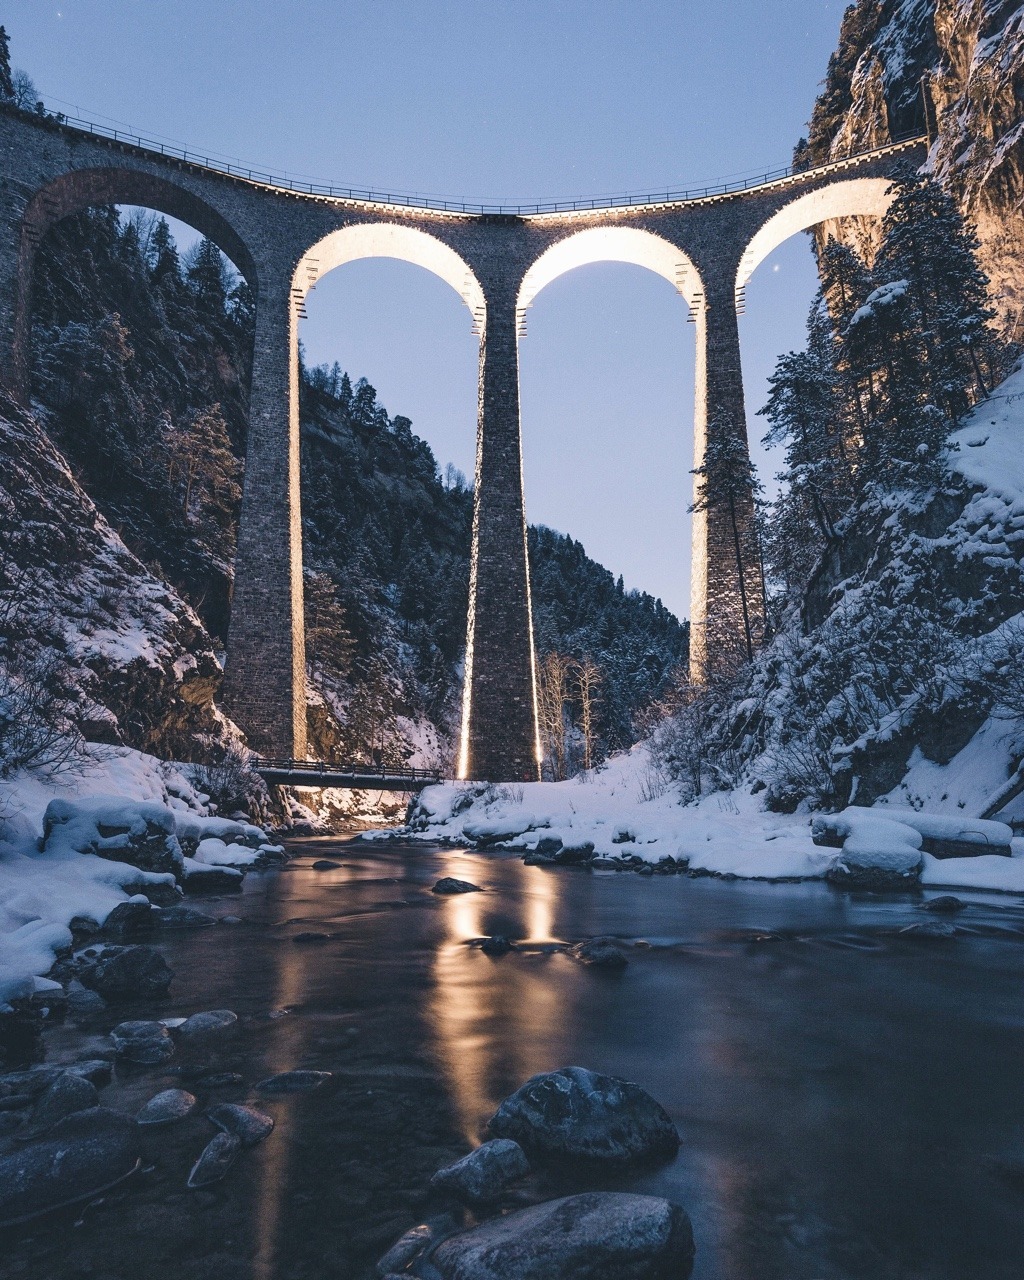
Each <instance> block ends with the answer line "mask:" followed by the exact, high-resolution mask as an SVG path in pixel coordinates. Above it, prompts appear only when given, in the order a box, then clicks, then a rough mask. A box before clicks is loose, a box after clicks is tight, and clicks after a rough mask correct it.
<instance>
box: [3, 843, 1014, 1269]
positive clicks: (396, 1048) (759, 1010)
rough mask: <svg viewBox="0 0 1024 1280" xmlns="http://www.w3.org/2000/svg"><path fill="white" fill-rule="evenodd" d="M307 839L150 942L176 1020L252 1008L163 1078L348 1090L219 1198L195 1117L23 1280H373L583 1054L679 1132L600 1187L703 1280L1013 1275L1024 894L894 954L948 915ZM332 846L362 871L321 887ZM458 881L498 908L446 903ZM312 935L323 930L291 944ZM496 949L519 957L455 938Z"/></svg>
mask: <svg viewBox="0 0 1024 1280" xmlns="http://www.w3.org/2000/svg"><path fill="white" fill-rule="evenodd" d="M292 852H293V853H294V854H296V855H298V856H297V857H296V859H295V860H294V861H293V862H292V863H290V864H289V865H288V866H287V867H286V868H284V869H283V870H281V871H278V872H273V873H266V874H260V875H253V876H250V877H248V878H247V880H246V882H245V889H244V892H243V893H242V894H241V895H235V896H231V897H224V898H220V899H216V900H213V901H212V902H207V903H205V904H204V903H203V902H201V901H200V902H197V903H196V905H197V906H200V907H202V908H203V909H204V910H207V911H210V912H211V913H213V914H216V915H218V916H224V915H236V916H239V917H241V923H238V924H234V925H229V924H222V925H220V926H218V927H217V928H207V929H204V930H198V931H194V932H189V933H181V934H177V935H171V936H169V937H166V936H164V937H161V938H160V940H159V945H160V946H161V949H162V950H163V951H164V953H165V954H166V956H167V958H168V960H169V962H170V964H171V967H172V968H173V969H174V970H175V971H176V974H177V977H176V980H175V983H174V985H173V986H172V990H171V998H170V999H169V1000H168V1002H167V1004H166V1006H165V1007H163V1008H162V1009H161V1010H160V1011H159V1014H158V1016H171V1015H184V1014H187V1013H190V1012H193V1011H195V1010H198V1009H209V1008H223V1007H227V1008H231V1009H234V1010H235V1011H236V1012H237V1013H238V1014H239V1016H240V1019H241V1021H240V1023H239V1024H238V1025H237V1026H236V1027H235V1028H233V1029H231V1030H229V1031H227V1032H222V1033H219V1036H216V1037H211V1039H210V1041H209V1042H208V1043H207V1044H206V1045H204V1046H201V1047H199V1048H194V1049H189V1050H184V1051H182V1052H181V1053H180V1054H179V1057H178V1059H177V1062H176V1064H172V1065H176V1066H177V1068H178V1070H179V1071H180V1070H184V1071H185V1072H186V1073H187V1072H189V1071H190V1070H191V1069H193V1068H197V1067H199V1066H208V1067H211V1068H213V1069H216V1070H219V1071H237V1072H238V1073H240V1074H241V1075H242V1076H243V1077H244V1082H245V1083H244V1085H243V1086H241V1087H239V1088H237V1089H235V1090H234V1091H232V1090H231V1089H230V1088H228V1089H227V1090H226V1091H220V1092H218V1091H216V1090H214V1091H213V1092H212V1093H211V1092H209V1091H207V1092H205V1093H204V1092H203V1091H202V1089H200V1088H197V1089H196V1091H197V1092H199V1093H200V1094H201V1096H202V1098H203V1100H204V1101H205V1100H207V1099H208V1098H209V1099H210V1100H217V1099H218V1098H224V1099H230V1098H238V1099H242V1098H245V1097H247V1096H251V1095H250V1094H249V1093H248V1092H247V1090H248V1086H249V1085H251V1084H252V1083H253V1082H255V1081H257V1080H259V1079H261V1078H262V1077H264V1076H267V1075H270V1074H272V1073H274V1072H278V1071H283V1070H287V1069H290V1068H295V1067H312V1068H318V1069H323V1070H328V1071H331V1072H333V1073H335V1076H334V1080H333V1082H332V1084H331V1085H330V1086H329V1087H328V1088H325V1089H323V1090H322V1091H320V1092H317V1093H313V1094H309V1095H302V1096H295V1097H290V1098H286V1099H282V1100H274V1101H272V1102H266V1103H260V1104H259V1105H261V1106H264V1108H265V1109H266V1110H268V1111H271V1112H272V1113H273V1114H274V1116H275V1119H276V1121H277V1130H276V1131H275V1133H274V1134H272V1135H271V1137H270V1138H269V1139H268V1140H267V1141H266V1142H264V1143H263V1144H262V1145H261V1146H259V1147H257V1148H255V1149H253V1150H252V1151H250V1152H246V1153H244V1154H243V1157H242V1158H241V1160H240V1162H239V1164H238V1165H236V1167H235V1169H234V1170H233V1171H232V1172H231V1173H230V1174H229V1175H228V1178H227V1179H226V1180H225V1181H224V1182H223V1183H222V1184H220V1186H219V1187H218V1188H216V1189H214V1190H213V1191H206V1192H187V1191H185V1190H184V1179H185V1177H186V1175H187V1172H188V1168H189V1166H190V1164H191V1162H192V1161H193V1160H194V1159H195V1157H196V1155H197V1154H198V1151H199V1150H201V1148H202V1145H203V1143H204V1142H205V1141H206V1140H207V1139H208V1137H209V1136H210V1134H211V1133H212V1130H211V1129H210V1128H209V1126H208V1123H207V1122H206V1121H205V1120H203V1119H202V1118H201V1117H199V1116H196V1117H194V1118H193V1119H190V1120H189V1121H186V1122H185V1123H184V1124H181V1125H179V1126H176V1127H175V1128H173V1129H169V1130H164V1131H161V1132H159V1133H153V1134H152V1135H151V1136H147V1144H148V1146H149V1148H150V1150H149V1157H150V1160H149V1163H150V1167H149V1168H148V1169H147V1171H146V1172H144V1173H143V1174H141V1175H139V1176H137V1177H136V1179H134V1180H133V1182H132V1183H129V1184H126V1186H125V1188H124V1189H123V1190H120V1191H118V1192H116V1193H114V1194H112V1195H110V1196H108V1197H107V1199H106V1200H105V1201H104V1202H103V1203H102V1204H100V1205H99V1206H94V1207H91V1208H90V1209H89V1210H88V1211H86V1212H85V1213H84V1214H81V1215H80V1214H78V1213H68V1214H65V1215H64V1216H63V1217H59V1218H56V1219H51V1220H50V1221H49V1222H47V1223H45V1224H42V1225H37V1226H35V1227H33V1228H31V1229H22V1230H21V1231H20V1232H16V1233H13V1232H12V1233H8V1236H7V1238H5V1239H2V1240H0V1276H2V1277H3V1278H4V1280H7V1277H14V1276H18V1277H26V1276H27V1277H29V1278H30V1280H36V1277H38V1278H39V1280H44V1278H45V1280H65V1278H66V1280H72V1277H74V1278H78V1277H95V1278H97V1280H129V1278H131V1280H134V1278H135V1277H138V1276H142V1275H145V1276H146V1277H147V1280H165V1277H166V1280H171V1278H172V1277H173V1280H207V1278H209V1280H213V1278H214V1277H216V1280H250V1278H251V1277H252V1278H255V1280H313V1278H314V1277H315V1278H316V1280H349V1278H351V1280H362V1278H363V1277H368V1276H370V1275H371V1274H372V1264H373V1262H374V1261H375V1260H376V1258H377V1257H378V1256H379V1255H380V1253H382V1252H383V1251H384V1249H385V1248H386V1247H387V1246H388V1244H389V1243H390V1242H391V1241H392V1240H393V1239H394V1238H395V1237H396V1236H397V1235H398V1234H400V1232H401V1231H403V1230H404V1229H405V1228H406V1227H408V1226H410V1225H412V1224H413V1223H414V1222H416V1221H418V1220H419V1219H420V1217H421V1216H422V1215H423V1214H424V1213H425V1212H428V1211H429V1209H430V1201H429V1200H428V1198H427V1196H426V1194H425V1188H426V1183H427V1180H428V1178H429V1176H430V1174H431V1172H433V1170H434V1169H436V1168H437V1167H439V1166H440V1165H441V1164H443V1163H446V1162H448V1161H450V1160H451V1159H453V1158H456V1157H457V1156H458V1155H460V1154H462V1153H463V1152H465V1151H466V1150H468V1148H469V1145H470V1144H471V1143H472V1142H474V1141H475V1140H477V1139H478V1138H479V1135H480V1131H481V1126H482V1124H483V1122H484V1121H485V1120H486V1119H487V1117H488V1116H489V1115H490V1114H491V1113H492V1112H493V1111H494V1109H495V1108H496V1106H497V1104H498V1102H499V1101H500V1100H501V1099H502V1098H503V1097H504V1096H506V1095H507V1094H509V1093H510V1092H512V1091H513V1090H514V1089H515V1088H516V1087H517V1086H518V1085H519V1084H520V1083H522V1081H523V1080H525V1079H526V1078H527V1077H528V1076H530V1075H532V1074H534V1073H535V1072H538V1071H544V1070H549V1069H552V1068H556V1067H559V1066H565V1065H570V1064H572V1065H580V1066H586V1067H590V1068H593V1069H595V1070H598V1071H603V1072H608V1073H610V1074H613V1075H619V1076H624V1077H626V1078H628V1079H631V1080H634V1081H636V1082H637V1083H639V1084H641V1085H642V1086H643V1087H644V1088H646V1089H647V1090H648V1091H649V1092H650V1093H652V1094H653V1095H654V1096H655V1097H656V1098H657V1099H658V1100H659V1101H660V1102H661V1103H662V1104H663V1105H664V1106H665V1107H666V1109H667V1110H668V1111H669V1112H670V1114H671V1115H672V1117H673V1119H674V1120H675V1122H676V1124H677V1126H678V1128H679V1130H680V1133H681V1134H682V1138H683V1143H682V1147H681V1149H680V1152H679V1155H678V1157H677V1158H676V1160H675V1161H674V1162H673V1163H672V1164H670V1165H668V1166H666V1167H663V1168H660V1169H657V1170H653V1171H648V1172H646V1173H644V1174H642V1175H639V1176H633V1177H626V1178H622V1179H620V1180H619V1181H617V1182H616V1181H614V1180H612V1181H610V1182H609V1183H607V1184H606V1185H609V1186H621V1187H624V1188H629V1189H633V1190H641V1191H645V1192H651V1193H655V1194H659V1195H666V1196H669V1197H670V1198H672V1199H674V1200H677V1201H678V1202H679V1203H681V1204H682V1205H684V1206H685V1207H686V1209H687V1210H688V1211H689V1213H690V1215H691V1217H692V1219H693V1223H694V1229H695V1234H696V1239H697V1261H696V1267H695V1270H694V1276H695V1278H696V1280H854V1278H856V1280H861V1278H863V1280H1021V1277H1022V1276H1024V907H1022V905H1021V904H1020V903H1019V901H1018V900H1017V899H1014V898H1007V897H1002V896H999V895H983V894H976V895H967V900H968V901H969V902H970V904H971V905H970V906H969V908H968V910H967V911H966V912H964V913H963V914H962V915H960V916H959V917H958V918H957V924H958V925H959V926H962V927H963V929H964V930H967V931H969V932H965V933H964V934H962V935H961V936H958V937H956V938H955V939H952V940H946V941H936V940H924V939H922V938H920V937H918V938H914V937H913V936H903V937H899V936H895V935H896V933H897V931H898V929H899V928H901V927H903V926H906V925H909V924H914V923H920V922H922V921H931V920H934V919H936V917H934V916H931V915H928V914H926V913H924V912H923V911H922V910H921V903H922V901H924V900H925V899H923V898H919V897H912V896H909V895H907V896H903V897H891V898H883V897H879V896H874V895H862V896H848V895H844V894H840V893H838V892H836V891H834V890H832V889H830V888H828V887H827V886H825V885H824V884H821V883H807V884H790V885H785V884H784V885H764V884H756V883H752V882H742V881H733V882H726V881H721V880H713V879H697V880H691V879H688V878H686V877H682V876H673V877H660V876H656V877H654V878H649V879H643V878H641V877H638V876H635V875H628V874H618V875H616V874H614V873H609V874H593V873H585V872H578V871H571V870H566V869H558V870H552V869H547V868H536V867H524V866H523V865H522V863H521V862H520V861H519V860H518V859H517V858H515V857H512V856H504V855H490V856H486V857H485V856H480V855H475V854H471V853H464V852H459V851H440V850H425V849H424V848H423V847H417V848H415V849H410V848H404V847H401V846H398V845H389V846H376V847H375V846H367V845H364V844H348V843H346V842H344V841H339V840H333V841H331V840H316V841H300V842H295V844H294V845H293V847H292ZM323 857H329V858H333V859H335V860H337V861H339V862H341V863H342V864H343V866H342V867H341V868H340V869H338V870H334V871H326V872H316V871H313V870H312V869H311V863H312V861H313V860H314V858H323ZM442 875H454V876H457V877H459V878H461V879H468V880H471V881H473V882H475V883H477V884H479V885H480V886H482V887H483V889H484V890H485V892H483V893H478V894H467V895H464V896H459V897H447V898H444V897H438V896H436V895H434V894H432V893H431V892H430V889H431V886H432V885H433V884H434V882H435V881H436V880H437V879H438V878H439V877H440V876H442ZM933 896H934V895H933ZM310 933H313V934H320V935H327V936H321V937H319V938H309V937H307V938H306V939H305V940H299V941H296V938H297V936H299V935H303V934H306V935H308V934H310ZM496 933H501V934H506V935H508V936H509V937H510V938H513V939H516V940H520V941H521V942H522V944H523V945H522V948H521V949H520V950H517V951H514V952H512V953H510V954H508V955H505V956H503V957H500V958H491V957H488V956H487V955H485V954H483V953H482V952H481V951H480V950H479V949H478V948H476V947H473V946H471V945H468V942H469V940H471V939H474V938H479V937H481V936H484V935H490V934H496ZM606 934H611V935H617V936H619V937H621V938H622V939H624V940H628V941H629V943H630V946H629V951H628V954H629V957H630V963H629V966H628V968H626V969H625V970H624V971H622V972H621V973H614V974H609V973H607V972H600V971H594V970H588V969H585V968H583V967H581V966H580V965H578V964H577V963H575V962H574V961H572V960H571V959H570V958H569V957H568V956H566V955H564V954H561V953H559V952H557V951H553V950H552V949H551V946H550V944H551V943H552V942H571V941H576V940H579V939H582V938H586V937H592V936H597V935H606ZM153 1013H154V1011H153V1010H152V1009H151V1008H150V1009H146V1010H141V1009H140V1010H129V1011H126V1012H125V1013H122V1014H120V1015H119V1016H129V1014H131V1015H134V1016H142V1015H143V1014H146V1015H147V1016H153ZM113 1020H115V1019H113V1018H108V1019H107V1020H106V1023H104V1024H103V1025H102V1026H100V1027H97V1028H95V1029H94V1030H93V1032H92V1033H90V1034H88V1035H87V1034H86V1033H85V1032H83V1031H82V1030H81V1029H76V1028H73V1027H71V1026H70V1025H68V1026H65V1027H64V1028H63V1029H58V1030H54V1031H52V1032H51V1033H50V1037H49V1043H50V1051H51V1057H52V1058H54V1059H55V1060H59V1059H60V1058H61V1057H62V1056H65V1057H66V1056H79V1055H81V1054H83V1053H88V1052H89V1051H90V1049H91V1048H95V1047H99V1046H101V1045H102V1044H103V1043H104V1040H105V1037H104V1035H103V1034H102V1033H105V1031H106V1030H107V1029H108V1026H107V1023H110V1022H112V1021H113ZM163 1070H165V1069H160V1071H157V1072H150V1073H147V1074H143V1075H138V1076H119V1077H118V1079H117V1080H116V1081H115V1083H114V1084H113V1085H111V1086H110V1087H109V1088H108V1089H107V1090H106V1091H105V1092H104V1095H103V1097H104V1101H105V1102H107V1103H108V1105H114V1106H119V1107H124V1108H130V1109H132V1110H134V1109H135V1108H136V1107H137V1106H139V1105H141V1103H142V1102H143V1101H145V1100H146V1098H148V1097H149V1096H151V1095H152V1094H153V1093H154V1092H156V1091H157V1089H158V1088H164V1087H167V1086H168V1085H171V1084H175V1083H180V1082H181V1079H180V1077H174V1076H171V1075H168V1076H164V1075H163V1074H161V1072H162V1071H163ZM190 1087H192V1086H190ZM1018 1161H1019V1162H1020V1163H1019V1164H1018V1163H1017V1162H1018ZM558 1189H559V1188H558V1187H553V1186H540V1185H539V1184H529V1185H528V1186H527V1187H526V1188H525V1190H524V1192H523V1196H524V1198H526V1199H528V1198H530V1197H531V1196H532V1197H539V1196H541V1195H545V1194H551V1193H552V1192H553V1191H557V1190H558ZM552 1280H556V1278H554V1277H553V1278H552Z"/></svg>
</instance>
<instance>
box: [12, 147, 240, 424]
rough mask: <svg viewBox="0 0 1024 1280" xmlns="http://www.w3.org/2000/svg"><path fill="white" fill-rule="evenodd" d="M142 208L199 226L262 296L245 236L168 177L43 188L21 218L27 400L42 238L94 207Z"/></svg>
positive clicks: (84, 173) (110, 171)
mask: <svg viewBox="0 0 1024 1280" xmlns="http://www.w3.org/2000/svg"><path fill="white" fill-rule="evenodd" d="M112 204H113V205H138V206H141V207H143V208H147V209H154V210H156V212H157V213H162V214H166V215H167V216H168V217H171V218H177V219H178V220H179V221H181V222H187V223H188V224H189V226H192V227H195V229H196V230H197V231H199V232H200V233H201V234H202V235H204V236H206V238H207V239H208V240H212V241H213V243H214V244H215V245H217V247H218V248H219V249H220V250H221V251H222V252H223V253H225V254H226V255H227V257H229V258H230V259H231V261H232V262H233V263H234V264H235V266H236V267H237V268H238V270H239V271H240V272H241V274H242V276H243V277H244V278H245V281H246V283H247V284H248V285H249V287H250V289H251V290H252V291H253V294H254V296H256V297H257V298H258V296H259V275H258V272H257V269H256V260H255V257H254V255H253V253H252V252H251V250H250V248H249V246H248V244H247V243H246V241H245V240H244V238H243V237H242V235H241V234H240V233H239V232H238V231H237V230H236V229H235V227H233V226H232V225H231V223H230V222H229V221H228V219H227V218H226V217H224V215H223V214H221V213H220V212H218V210H216V209H215V208H214V207H213V206H212V205H210V204H208V203H207V202H206V201H205V200H203V199H201V198H200V197H199V196H197V195H195V194H194V193H193V192H191V191H189V190H187V189H186V188H185V187H182V186H178V184H177V183H175V182H171V181H169V180H168V179H166V178H161V177H157V176H156V175H155V174H152V173H147V172H146V171H145V170H141V169H129V168H120V167H114V166H112V167H110V168H96V169H74V170H71V171H70V172H68V173H64V174H61V175H60V176H59V177H57V178H54V179H53V180H52V181H50V182H48V183H46V185H45V186H42V187H40V188H39V190H38V191H36V192H35V194H34V195H33V196H32V197H31V199H30V200H29V201H28V203H27V204H26V205H25V210H24V213H23V215H22V219H21V236H20V243H19V247H18V261H17V278H16V281H15V290H14V317H13V329H14V333H13V350H12V382H13V384H14V391H15V393H16V394H17V395H18V396H19V397H21V398H22V399H25V400H27V398H28V377H29V359H30V344H31V334H32V272H33V268H34V266H35V258H36V253H37V251H38V249H39V245H40V244H41V243H42V240H43V237H44V236H45V235H46V233H47V232H48V231H49V230H50V228H51V227H53V226H55V225H56V224H57V223H58V222H61V221H63V220H64V219H65V218H69V217H71V216H72V215H74V214H76V213H81V212H82V211H83V210H85V209H89V208H92V207H95V206H96V205H112Z"/></svg>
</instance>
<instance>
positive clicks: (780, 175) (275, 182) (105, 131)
mask: <svg viewBox="0 0 1024 1280" xmlns="http://www.w3.org/2000/svg"><path fill="white" fill-rule="evenodd" d="M7 109H8V110H15V109H14V108H7ZM19 114H25V115H29V116H31V117H32V118H33V119H35V120H39V119H40V118H42V119H43V120H45V121H46V122H48V123H51V124H53V125H57V126H60V127H63V128H68V129H74V130H76V131H77V132H79V133H87V134H91V135H92V136H93V137H95V138H101V139H106V140H107V141H110V142H118V143H123V144H124V145H126V146H131V147H136V148H138V149H139V150H141V151H149V152H156V153H157V154H159V155H161V156H166V157H168V158H170V159H172V160H181V161H184V162H185V163H186V164H193V165H197V166H199V167H200V168H203V169H211V170H213V171H214V172H215V173H222V174H225V175H226V176H228V177H232V178H240V179H244V180H245V181H246V182H254V183H258V184H259V185H260V186H264V187H270V188H273V189H277V190H281V191H289V192H295V193H296V194H299V195H308V196H323V197H326V198H327V199H331V200H355V201H359V202H360V203H362V204H384V205H402V206H404V207H407V208H411V209H425V210H428V211H429V210H436V211H438V212H440V213H464V214H477V215H491V216H495V215H497V216H500V217H529V216H535V215H537V214H541V213H579V212H586V211H588V210H595V211H597V210H601V209H620V208H630V207H631V206H634V205H651V204H676V203H679V202H681V201H686V200H708V199H711V198H713V197H715V196H729V195H735V194H737V193H738V192H741V191H749V190H751V189H752V188H754V187H763V186H765V185H767V184H769V183H772V182H780V181H782V180H783V179H785V178H792V177H805V176H809V175H811V174H813V173H815V172H817V171H822V172H827V171H828V170H830V169H836V168H843V167H845V166H847V165H849V163H850V162H851V161H856V160H863V159H866V158H868V157H869V156H873V155H882V154H884V153H885V152H887V151H891V150H893V149H894V148H897V147H901V146H905V145H907V144H909V143H914V142H927V140H928V139H927V137H926V136H925V135H923V134H917V133H908V134H905V135H900V136H898V137H895V138H893V139H892V140H891V141H890V142H888V143H885V144H884V145H882V146H880V147H872V148H870V149H868V150H867V151H862V152H858V153H857V154H856V155H852V156H844V157H842V158H840V159H837V160H832V161H829V162H828V163H826V164H823V165H815V166H814V167H813V168H810V169H795V168H794V167H793V166H792V165H785V166H783V167H782V168H778V169H771V170H768V171H767V172H766V173H758V174H756V175H754V176H752V177H749V178H739V179H737V180H736V181H735V182H718V183H710V184H708V185H706V186H703V187H687V188H678V189H670V190H661V191H654V192H648V193H645V194H643V195H631V194H624V195H612V196H595V197H593V198H592V199H587V200H540V201H536V202H534V203H533V204H487V203H475V202H473V201H464V200H445V199H442V198H441V197H437V196H429V195H409V194H403V193H400V192H387V193H385V192H383V191H371V190H370V189H369V188H367V187H345V186H335V185H334V184H332V183H324V182H311V181H306V180H303V179H300V178H290V177H288V176H283V177H282V176H280V175H275V174H272V173H268V172H266V171H264V170H261V169H253V168H250V167H249V166H247V165H243V164H241V163H239V162H236V161H230V160H223V159H220V158H219V157H217V156H208V155H204V154H202V153H201V152H196V151H190V150H188V149H187V148H184V147H177V146H174V145H171V144H169V143H166V142H160V141H157V140H155V139H153V138H146V137H143V136H142V135H141V134H137V133H132V132H129V131H126V130H124V129H112V128H110V127H109V126H108V125H103V124H96V123H95V122H94V121H91V120H83V119H81V118H79V117H78V116H69V115H64V114H62V113H56V114H54V115H47V116H44V117H39V116H37V115H36V114H35V113H33V112H21V113H19Z"/></svg>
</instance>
